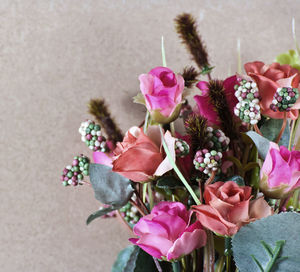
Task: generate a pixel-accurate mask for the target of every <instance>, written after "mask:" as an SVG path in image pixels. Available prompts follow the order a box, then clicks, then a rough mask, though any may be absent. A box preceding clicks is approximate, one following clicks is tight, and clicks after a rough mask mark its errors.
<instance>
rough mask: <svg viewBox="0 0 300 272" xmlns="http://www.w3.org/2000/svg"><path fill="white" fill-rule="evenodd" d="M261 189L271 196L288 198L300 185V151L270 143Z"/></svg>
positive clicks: (261, 175) (261, 172)
mask: <svg viewBox="0 0 300 272" xmlns="http://www.w3.org/2000/svg"><path fill="white" fill-rule="evenodd" d="M260 178H261V180H260V184H259V187H260V190H261V191H262V192H263V193H264V194H265V195H266V196H268V197H270V198H278V199H279V198H286V197H288V195H289V194H291V193H292V192H293V191H294V190H295V189H297V188H299V187H300V151H297V150H294V151H289V150H288V149H287V148H286V147H285V146H280V148H279V146H278V145H277V144H275V143H273V142H272V143H271V144H270V148H269V152H268V154H267V156H266V159H265V161H264V164H263V166H262V168H261V171H260Z"/></svg>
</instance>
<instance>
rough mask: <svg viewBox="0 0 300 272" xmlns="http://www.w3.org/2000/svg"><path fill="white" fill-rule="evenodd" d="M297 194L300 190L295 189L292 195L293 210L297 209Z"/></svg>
mask: <svg viewBox="0 0 300 272" xmlns="http://www.w3.org/2000/svg"><path fill="white" fill-rule="evenodd" d="M299 193H300V189H297V190H296V191H295V192H294V195H293V207H294V209H295V210H296V209H298V206H299Z"/></svg>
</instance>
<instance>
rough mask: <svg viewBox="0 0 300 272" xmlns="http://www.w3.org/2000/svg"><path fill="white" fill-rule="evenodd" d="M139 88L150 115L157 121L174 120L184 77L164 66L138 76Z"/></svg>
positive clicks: (178, 111) (179, 106) (178, 107)
mask: <svg viewBox="0 0 300 272" xmlns="http://www.w3.org/2000/svg"><path fill="white" fill-rule="evenodd" d="M139 80H140V89H141V92H142V94H143V95H144V98H145V103H146V107H147V109H148V111H149V112H150V114H151V117H152V119H153V120H154V121H156V122H158V123H169V122H172V121H174V120H175V119H176V118H177V117H178V115H179V113H180V108H181V101H182V91H183V89H184V79H183V77H182V76H181V75H176V74H174V72H173V71H172V70H170V69H169V68H166V67H156V68H154V69H152V70H151V71H150V72H149V73H148V74H141V75H140V76H139Z"/></svg>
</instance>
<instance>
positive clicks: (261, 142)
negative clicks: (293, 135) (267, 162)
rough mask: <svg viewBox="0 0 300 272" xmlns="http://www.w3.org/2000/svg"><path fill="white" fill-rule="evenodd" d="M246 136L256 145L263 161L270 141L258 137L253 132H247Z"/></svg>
mask: <svg viewBox="0 0 300 272" xmlns="http://www.w3.org/2000/svg"><path fill="white" fill-rule="evenodd" d="M246 134H247V135H248V136H249V137H250V138H251V139H252V141H253V142H254V144H255V145H256V148H257V150H258V154H259V156H260V157H261V158H262V159H265V158H266V156H267V154H268V151H269V147H270V141H269V140H268V139H266V138H265V137H263V136H260V135H259V134H257V133H256V132H254V131H248V132H247V133H246Z"/></svg>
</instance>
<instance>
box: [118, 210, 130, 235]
mask: <svg viewBox="0 0 300 272" xmlns="http://www.w3.org/2000/svg"><path fill="white" fill-rule="evenodd" d="M116 214H117V217H118V218H119V220H120V221H121V222H122V223H123V224H124V226H126V228H127V229H128V230H129V231H130V233H133V232H132V228H131V227H130V226H129V225H128V223H127V222H126V221H125V219H124V217H123V216H122V214H121V213H120V211H119V210H116Z"/></svg>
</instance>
